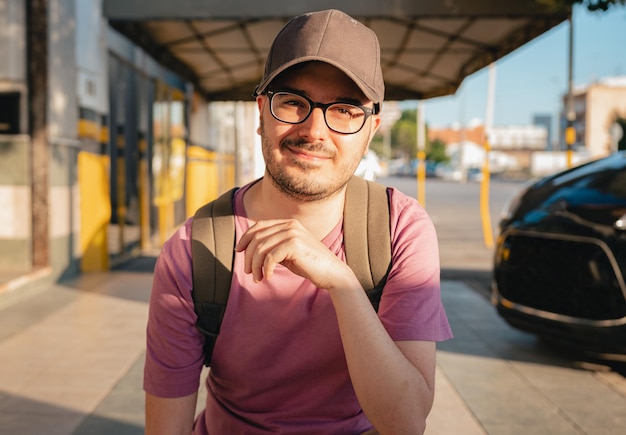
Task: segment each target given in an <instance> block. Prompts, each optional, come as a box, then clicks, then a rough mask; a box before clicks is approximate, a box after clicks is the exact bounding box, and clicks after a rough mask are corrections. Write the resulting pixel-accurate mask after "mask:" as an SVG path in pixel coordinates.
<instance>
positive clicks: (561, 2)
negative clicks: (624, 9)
mask: <svg viewBox="0 0 626 435" xmlns="http://www.w3.org/2000/svg"><path fill="white" fill-rule="evenodd" d="M536 1H537V3H539V4H540V5H542V6H545V7H547V8H548V9H549V10H551V11H560V10H563V9H568V8H570V7H572V6H574V5H577V4H580V5H583V6H585V7H587V9H588V10H590V11H607V10H609V8H611V7H615V6H618V5H622V6H624V5H626V0H536Z"/></svg>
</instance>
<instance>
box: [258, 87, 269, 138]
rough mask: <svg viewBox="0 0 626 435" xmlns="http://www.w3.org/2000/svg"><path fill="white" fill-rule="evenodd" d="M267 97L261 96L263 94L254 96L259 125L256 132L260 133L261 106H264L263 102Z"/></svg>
mask: <svg viewBox="0 0 626 435" xmlns="http://www.w3.org/2000/svg"><path fill="white" fill-rule="evenodd" d="M266 101H267V98H265V97H263V95H258V96H257V97H256V105H257V107H258V108H259V126H258V127H257V128H256V133H257V134H258V135H259V136H260V135H261V124H262V123H263V121H262V119H263V108H264V107H265V102H266Z"/></svg>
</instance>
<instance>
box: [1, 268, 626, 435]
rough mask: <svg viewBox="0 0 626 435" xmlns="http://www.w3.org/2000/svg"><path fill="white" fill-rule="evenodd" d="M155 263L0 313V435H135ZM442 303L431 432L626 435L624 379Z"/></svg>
mask: <svg viewBox="0 0 626 435" xmlns="http://www.w3.org/2000/svg"><path fill="white" fill-rule="evenodd" d="M152 260H153V259H151V258H143V259H139V260H136V261H135V262H133V263H131V264H130V266H129V267H128V268H127V269H126V270H115V271H112V272H108V273H102V274H90V275H84V276H81V277H80V278H78V279H77V280H75V281H72V282H66V283H63V284H62V285H55V286H52V287H50V288H48V289H46V290H43V291H41V292H39V293H36V294H34V295H32V296H30V297H29V298H27V299H24V300H21V301H17V302H15V303H12V304H11V305H9V306H6V307H3V308H2V309H0V355H1V357H0V434H1V435H5V434H6V435H9V434H11V435H12V434H21V435H39V434H45V435H86V434H90V435H100V434H112V433H115V434H128V435H130V434H142V433H143V391H142V389H141V378H142V370H143V358H144V352H145V347H144V346H145V345H144V329H145V323H146V317H147V301H148V297H149V291H150V283H151V274H150V271H151V267H152ZM443 298H444V304H445V306H446V309H447V311H448V314H449V317H450V320H451V323H452V327H453V330H454V332H455V336H456V338H455V339H454V340H451V341H449V342H446V343H442V344H441V345H440V346H439V352H438V367H437V387H436V389H437V390H436V398H435V405H434V408H433V411H432V413H431V415H430V417H429V421H428V429H427V434H428V435H452V434H454V435H457V434H463V435H474V434H477V435H478V434H493V435H509V434H511V435H512V434H550V435H552V434H603V435H607V434H615V435H617V434H623V433H626V386H625V385H626V382H625V381H624V378H623V377H621V376H619V375H617V374H615V373H613V372H610V371H590V370H581V369H580V368H577V367H574V366H573V365H571V364H569V363H568V362H567V361H563V360H561V359H559V357H558V356H557V355H556V354H554V355H553V354H552V353H551V352H550V351H549V349H545V348H544V347H542V346H543V345H541V344H539V342H538V341H537V340H535V339H534V338H533V337H532V336H528V335H526V334H522V333H519V332H517V331H515V330H513V329H511V328H509V327H508V326H506V325H505V324H504V323H503V322H501V321H500V320H499V318H498V317H497V316H496V314H495V312H494V310H493V309H492V307H491V306H490V304H489V303H488V301H486V300H485V298H484V297H482V296H480V295H478V294H477V293H476V292H474V291H473V290H471V289H469V288H468V287H467V286H466V285H464V284H462V283H460V282H455V281H444V283H443ZM200 402H201V400H200Z"/></svg>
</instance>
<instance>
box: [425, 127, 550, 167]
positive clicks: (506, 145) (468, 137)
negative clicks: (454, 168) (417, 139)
mask: <svg viewBox="0 0 626 435" xmlns="http://www.w3.org/2000/svg"><path fill="white" fill-rule="evenodd" d="M428 138H429V140H431V141H433V140H435V139H439V140H441V141H442V142H444V143H445V144H446V148H447V153H448V155H449V156H451V155H452V154H453V152H456V149H455V150H453V149H451V147H452V148H457V147H458V144H467V143H473V144H475V145H477V146H480V147H481V148H484V142H485V127H484V126H483V125H477V126H474V127H472V128H467V129H461V128H444V129H432V128H431V129H429V130H428ZM547 138H548V130H547V128H546V127H544V126H538V125H510V126H498V127H492V128H491V131H490V132H489V135H488V140H489V148H490V151H491V154H492V155H491V157H490V158H491V159H493V158H494V156H500V157H499V160H498V162H500V163H498V165H497V166H499V167H501V168H502V170H507V169H513V166H516V169H522V170H524V169H527V168H529V167H530V163H531V158H532V154H533V153H534V152H537V151H544V150H545V149H546V148H547V145H548V139H547ZM463 148H464V149H467V148H468V147H463ZM467 155H470V154H466V155H465V156H464V158H463V159H460V160H459V162H461V163H462V164H463V165H466V166H467V165H468V163H467V162H466V159H465V157H466V156H467ZM512 161H515V162H516V164H515V165H513V163H512ZM492 163H496V162H492ZM469 166H472V165H469Z"/></svg>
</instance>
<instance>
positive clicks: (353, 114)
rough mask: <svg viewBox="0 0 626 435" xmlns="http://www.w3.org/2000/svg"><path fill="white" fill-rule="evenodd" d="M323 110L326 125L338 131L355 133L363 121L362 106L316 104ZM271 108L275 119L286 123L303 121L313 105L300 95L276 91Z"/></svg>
mask: <svg viewBox="0 0 626 435" xmlns="http://www.w3.org/2000/svg"><path fill="white" fill-rule="evenodd" d="M317 105H318V106H320V107H322V109H323V111H324V119H325V120H326V125H328V127H329V128H330V129H331V130H334V131H336V132H338V133H356V132H357V131H359V130H360V129H361V128H362V127H363V124H364V123H365V118H366V116H365V112H364V111H363V109H362V108H360V107H358V106H354V105H352V104H347V103H332V104H330V105H324V104H317ZM271 110H272V114H273V115H274V117H276V119H278V120H279V121H282V122H286V123H288V124H298V123H300V122H303V121H304V120H305V119H307V117H308V116H309V114H310V113H311V111H312V110H313V106H312V105H311V102H310V101H309V100H307V99H306V98H304V97H303V96H301V95H298V94H294V93H291V92H276V93H274V94H273V95H272V98H271Z"/></svg>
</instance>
